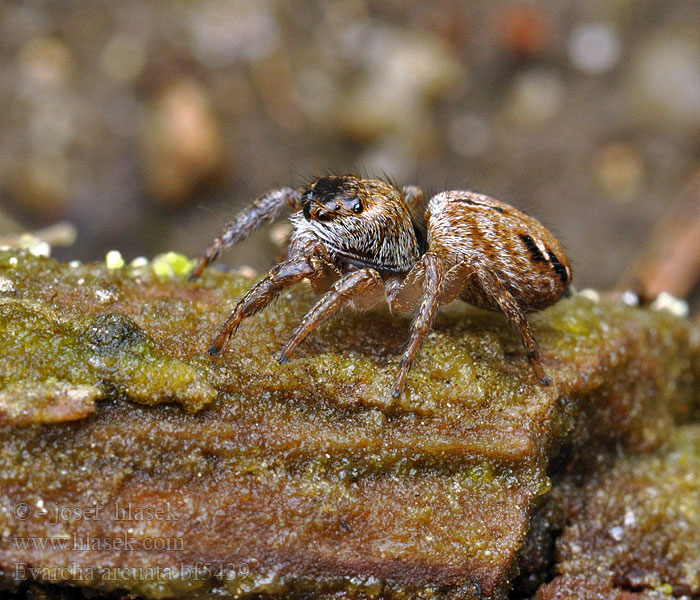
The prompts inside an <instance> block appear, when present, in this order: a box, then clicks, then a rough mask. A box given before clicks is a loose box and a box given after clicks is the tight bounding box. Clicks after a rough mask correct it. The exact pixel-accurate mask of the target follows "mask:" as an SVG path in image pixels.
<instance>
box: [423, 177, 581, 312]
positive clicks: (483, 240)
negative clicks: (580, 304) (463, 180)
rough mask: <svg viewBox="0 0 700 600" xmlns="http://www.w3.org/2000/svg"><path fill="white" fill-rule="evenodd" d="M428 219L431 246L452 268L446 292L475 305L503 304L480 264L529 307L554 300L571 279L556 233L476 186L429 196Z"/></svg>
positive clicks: (496, 306) (493, 307)
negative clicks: (485, 281)
mask: <svg viewBox="0 0 700 600" xmlns="http://www.w3.org/2000/svg"><path fill="white" fill-rule="evenodd" d="M426 225H427V229H428V232H429V233H428V246H429V247H430V249H431V251H432V252H435V253H436V254H438V255H439V256H441V257H443V260H444V261H445V262H446V265H447V266H448V269H449V270H448V275H447V282H448V283H447V288H446V293H447V294H448V295H449V294H450V292H452V293H453V294H454V296H457V295H459V297H460V298H461V299H462V300H464V301H465V302H468V303H469V304H473V305H474V306H478V307H480V308H486V309H490V310H500V307H499V304H498V302H497V301H496V299H495V298H494V297H493V294H492V293H491V292H490V290H488V289H485V286H484V285H483V282H482V281H481V279H480V278H479V277H478V276H477V273H476V271H478V270H486V271H488V272H490V273H491V274H492V275H493V276H494V277H495V278H497V279H498V281H499V282H500V284H501V285H503V287H505V288H506V289H507V290H508V291H509V292H510V293H511V294H512V296H513V297H514V298H517V302H518V305H519V307H520V308H521V309H523V310H525V311H533V310H540V309H542V308H545V307H547V306H550V305H551V304H553V303H554V302H556V301H557V300H558V299H559V298H560V297H561V295H562V294H563V293H564V291H565V290H566V289H567V287H568V285H569V283H570V281H571V270H570V268H569V264H568V261H567V258H566V254H565V253H564V250H563V248H562V247H561V244H560V243H559V242H558V241H557V239H556V238H555V237H554V236H553V235H552V234H551V233H550V232H549V231H548V230H547V229H546V228H545V227H544V225H542V224H541V223H540V222H539V221H538V220H537V219H534V218H532V217H530V216H528V215H526V214H524V213H522V212H520V211H519V210H517V209H515V208H513V207H512V206H510V205H509V204H506V203H505V202H500V201H498V200H494V199H493V198H489V197H488V196H484V195H482V194H475V193H473V192H466V191H450V192H443V193H441V194H438V195H437V196H434V197H433V198H432V199H431V200H430V202H429V204H428V209H427V211H426ZM451 280H454V281H455V285H454V286H450V281H451ZM457 281H460V282H461V285H457ZM465 281H466V282H467V284H466V285H464V282H465ZM460 288H461V289H460Z"/></svg>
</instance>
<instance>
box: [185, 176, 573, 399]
mask: <svg viewBox="0 0 700 600" xmlns="http://www.w3.org/2000/svg"><path fill="white" fill-rule="evenodd" d="M285 207H288V208H291V209H292V210H293V211H294V214H292V216H291V222H292V225H293V232H292V234H291V237H290V240H289V246H288V250H287V258H286V259H285V260H283V261H281V262H279V263H278V264H276V265H275V266H274V267H273V268H272V269H271V270H270V272H269V273H268V274H267V275H266V276H265V277H264V278H263V279H261V280H260V281H258V282H257V283H256V284H255V285H254V286H253V287H252V288H250V290H248V292H247V293H246V294H245V295H244V296H243V297H242V298H241V299H240V301H239V302H238V304H237V305H236V307H235V308H234V309H233V312H232V313H231V314H230V316H229V317H228V319H227V320H226V322H225V323H224V324H223V326H222V327H221V330H220V331H219V333H218V334H217V336H216V337H215V338H214V340H213V342H212V344H211V347H210V349H209V354H211V355H215V354H218V353H219V352H220V351H221V349H222V347H223V346H224V344H225V343H226V341H227V340H228V339H229V338H230V337H231V335H232V334H233V332H234V331H235V330H236V328H237V327H238V325H239V324H240V323H241V321H242V320H243V319H245V318H246V317H250V316H251V315H254V314H255V313H257V312H259V311H261V310H262V309H263V308H265V307H266V306H267V305H268V304H269V303H270V302H271V301H272V300H273V299H275V298H276V297H277V296H278V295H279V293H280V292H281V291H282V290H283V289H285V288H287V287H289V286H291V285H294V284H295V283H297V282H299V281H301V280H303V279H308V280H309V281H310V283H311V286H312V288H313V290H314V292H315V293H316V294H317V295H319V296H320V298H319V300H318V301H317V302H316V304H315V305H314V306H313V308H311V309H310V310H309V311H308V312H307V313H306V315H305V316H304V318H303V319H302V320H301V323H300V324H299V325H298V326H297V328H296V329H295V330H294V332H293V333H292V336H291V338H290V339H289V340H288V341H287V343H286V344H285V345H284V347H283V348H282V350H281V352H280V355H279V362H286V361H287V360H288V359H289V357H290V356H291V354H292V352H293V351H294V349H295V348H296V347H297V346H298V345H299V344H300V343H301V342H302V341H303V340H304V339H305V338H306V336H307V335H309V333H311V331H313V330H314V329H315V328H316V327H317V326H318V325H319V324H320V323H321V322H322V321H324V320H325V319H327V318H329V317H330V316H331V315H333V314H334V313H335V312H336V311H337V310H338V309H339V308H340V307H341V306H343V305H349V306H351V307H353V308H355V309H360V310H361V309H365V308H368V307H370V306H372V305H374V304H377V303H379V302H381V301H386V302H387V303H388V305H389V308H390V310H391V311H392V313H406V312H409V311H411V310H414V311H415V318H414V320H413V322H412V324H411V332H410V336H409V339H408V344H407V346H406V348H405V350H404V352H403V356H402V358H401V361H400V363H399V368H398V373H397V375H396V379H395V382H394V386H393V390H392V396H393V397H394V398H397V397H399V396H400V394H401V391H402V389H403V387H404V384H405V381H406V375H407V373H408V371H409V369H410V368H411V364H412V363H413V360H414V358H415V356H416V353H417V352H418V349H419V347H420V345H421V343H422V341H423V339H424V338H425V336H426V334H427V333H428V331H429V330H430V328H431V326H432V323H433V320H434V318H435V314H436V313H437V310H438V307H439V306H440V305H442V304H447V303H448V302H451V301H452V300H454V299H456V298H458V297H459V298H460V299H461V300H463V301H465V302H468V303H469V304H472V305H475V306H478V307H480V308H485V309H489V310H495V311H502V312H503V313H504V314H505V315H506V317H507V318H508V321H509V322H510V323H511V324H512V326H513V327H514V328H515V329H516V330H517V331H519V333H520V337H521V338H522V342H523V345H524V347H525V349H526V351H527V356H528V359H529V361H530V364H531V365H532V368H533V370H534V372H535V375H536V376H537V379H538V380H539V383H540V384H542V385H549V384H550V379H549V377H547V375H546V374H545V372H544V369H543V368H542V364H541V362H540V353H539V349H538V346H537V342H536V341H535V338H534V336H533V333H532V329H531V328H530V325H529V323H528V321H527V319H526V317H525V314H526V313H527V312H530V311H536V310H541V309H543V308H545V307H547V306H549V305H551V304H553V303H554V302H556V301H557V300H558V299H559V298H560V297H561V296H562V295H563V294H564V293H565V292H566V291H567V290H568V286H569V283H570V282H571V270H570V268H569V265H568V261H567V259H566V255H565V254H564V250H563V248H562V247H561V245H560V244H559V242H558V241H557V240H556V239H555V237H554V236H553V235H552V234H551V233H550V232H549V231H548V230H547V229H546V228H545V227H544V226H543V225H542V224H541V223H540V222H539V221H537V220H536V219H534V218H532V217H529V216H527V215H525V214H523V213H522V212H520V211H519V210H516V209H515V208H513V207H512V206H510V205H508V204H506V203H504V202H500V201H498V200H494V199H493V198H489V197H488V196H484V195H482V194H477V193H474V192H469V191H446V192H442V193H439V194H437V195H435V196H433V197H432V198H431V199H430V200H429V201H428V203H427V205H426V206H424V202H423V192H422V191H421V189H420V188H418V187H416V186H405V187H404V188H403V189H402V190H401V191H399V190H398V189H397V187H395V186H394V185H391V184H389V183H387V182H386V181H383V180H378V179H364V178H360V177H357V176H354V175H343V176H328V177H323V178H320V179H317V180H315V181H313V182H312V183H311V184H310V185H308V186H307V187H304V188H300V189H294V188H290V187H283V188H281V189H278V190H274V191H271V192H268V193H266V194H264V195H262V196H260V197H258V198H257V199H256V200H255V201H254V202H253V203H252V205H250V206H249V207H248V208H246V209H245V210H243V211H242V212H241V213H239V214H238V216H237V217H236V218H235V219H234V220H233V221H231V222H230V223H227V224H226V226H225V227H224V230H223V232H222V234H221V235H220V236H219V237H218V238H216V239H215V240H214V241H213V242H212V244H211V245H210V246H209V248H208V250H207V251H206V253H205V255H204V256H203V258H202V259H201V260H200V261H199V263H198V264H197V266H196V267H195V269H194V271H193V273H192V275H191V279H194V278H197V277H199V276H200V275H201V273H202V271H203V270H204V268H205V267H206V266H207V265H208V264H209V263H210V262H212V261H213V260H215V259H216V257H217V256H218V254H219V252H220V251H221V250H222V249H224V248H228V247H230V246H233V245H234V244H236V243H238V242H239V241H241V240H242V239H244V238H245V237H247V236H248V235H250V234H251V233H253V232H254V231H255V230H257V229H258V228H259V227H260V226H261V225H263V224H265V223H270V222H272V221H273V220H275V219H276V218H277V217H278V215H279V214H280V213H281V212H282V210H283V209H284V208H285Z"/></svg>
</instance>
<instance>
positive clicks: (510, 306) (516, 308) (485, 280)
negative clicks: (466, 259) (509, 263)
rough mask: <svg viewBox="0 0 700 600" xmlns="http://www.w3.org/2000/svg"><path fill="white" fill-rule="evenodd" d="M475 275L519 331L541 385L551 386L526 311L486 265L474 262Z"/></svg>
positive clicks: (472, 264) (470, 264) (487, 293)
mask: <svg viewBox="0 0 700 600" xmlns="http://www.w3.org/2000/svg"><path fill="white" fill-rule="evenodd" d="M469 266H470V267H471V268H472V270H473V273H474V275H475V276H476V278H477V279H478V281H479V283H480V284H481V287H482V289H483V290H484V292H485V293H486V295H487V296H490V297H491V298H493V299H494V300H495V301H496V303H497V304H498V306H499V308H500V309H501V310H502V311H503V313H504V314H505V315H506V317H507V318H508V321H509V322H510V324H511V325H512V326H513V327H514V328H515V329H517V330H518V332H519V333H520V338H521V339H522V342H523V346H525V349H526V350H527V357H528V359H529V360H530V364H531V365H532V368H533V369H534V370H535V375H536V376H537V378H538V379H539V382H540V384H541V385H549V384H550V383H551V380H550V379H549V377H547V375H546V374H545V372H544V369H543V368H542V364H541V363H540V350H539V347H538V345H537V341H536V340H535V336H534V335H533V333H532V329H531V328H530V324H529V323H528V321H527V319H526V318H525V311H524V310H523V309H522V308H521V307H520V305H519V304H518V301H517V300H516V299H515V298H514V297H513V294H511V293H510V292H509V291H508V290H507V289H506V288H505V286H503V284H502V283H501V282H500V281H499V279H498V277H496V275H494V273H493V272H492V271H490V270H489V269H488V268H487V267H485V266H484V264H483V263H482V262H481V261H479V260H473V261H471V262H470V263H469Z"/></svg>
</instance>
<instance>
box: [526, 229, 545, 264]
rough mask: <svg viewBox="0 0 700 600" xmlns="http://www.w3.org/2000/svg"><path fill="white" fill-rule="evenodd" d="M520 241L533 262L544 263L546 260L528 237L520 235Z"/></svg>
mask: <svg viewBox="0 0 700 600" xmlns="http://www.w3.org/2000/svg"><path fill="white" fill-rule="evenodd" d="M520 239H521V240H522V241H523V244H525V247H526V248H527V251H528V252H529V253H530V256H531V257H532V260H534V261H535V262H546V260H547V259H546V258H545V257H544V254H542V251H541V250H540V249H539V248H538V247H537V244H535V242H533V241H532V238H531V237H530V236H529V235H525V234H523V233H521V234H520Z"/></svg>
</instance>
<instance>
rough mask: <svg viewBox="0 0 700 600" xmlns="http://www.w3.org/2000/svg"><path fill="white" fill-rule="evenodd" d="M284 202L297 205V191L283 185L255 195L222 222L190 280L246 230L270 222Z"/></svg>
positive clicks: (252, 229)
mask: <svg viewBox="0 0 700 600" xmlns="http://www.w3.org/2000/svg"><path fill="white" fill-rule="evenodd" d="M285 206H287V207H289V208H291V209H292V210H293V211H297V210H300V209H301V191H300V190H295V189H293V188H289V187H284V188H280V189H278V190H273V191H271V192H268V193H266V194H263V195H262V196H259V197H258V198H256V199H255V200H253V203H252V204H251V205H250V206H248V207H247V208H245V209H243V210H242V211H241V212H240V213H238V215H236V218H234V219H233V221H230V222H228V223H226V225H224V229H223V231H222V232H221V235H220V236H219V237H217V238H216V239H215V240H214V241H213V242H212V243H211V245H210V246H209V248H207V251H206V252H205V253H204V256H203V257H202V258H201V260H200V261H199V263H197V266H196V267H195V268H194V271H192V274H191V275H190V281H192V280H193V279H197V278H198V277H199V276H200V275H201V274H202V272H203V271H204V269H205V268H206V266H207V265H208V264H209V263H211V262H213V261H215V260H216V257H217V256H219V253H220V252H221V250H223V249H224V248H230V247H231V246H234V245H236V244H237V243H238V242H240V241H241V240H243V239H245V238H247V237H248V236H249V235H250V234H252V233H254V232H255V231H257V230H258V229H259V228H260V227H261V226H262V225H265V224H266V223H272V222H273V221H274V220H275V219H276V218H277V217H278V216H279V214H280V213H281V212H282V209H283V208H284V207H285Z"/></svg>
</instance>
